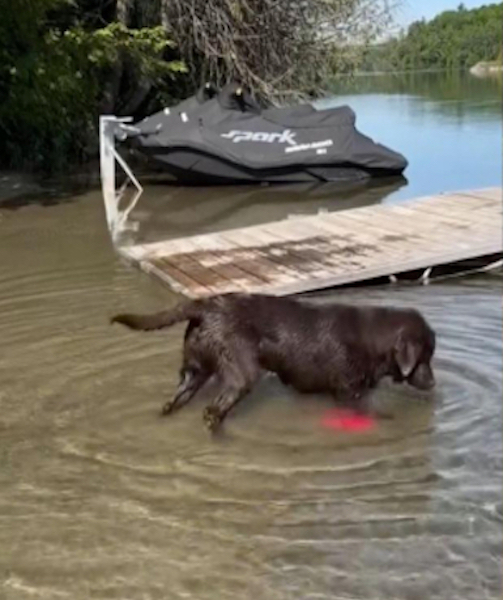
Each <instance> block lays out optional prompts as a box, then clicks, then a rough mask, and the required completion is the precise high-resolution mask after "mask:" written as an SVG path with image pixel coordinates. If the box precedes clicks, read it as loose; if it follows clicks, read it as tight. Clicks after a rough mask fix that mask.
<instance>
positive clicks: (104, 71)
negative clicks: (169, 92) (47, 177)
mask: <svg viewBox="0 0 503 600" xmlns="http://www.w3.org/2000/svg"><path fill="white" fill-rule="evenodd" d="M5 1H6V0H2V2H5ZM69 5H70V3H69V2H68V1H67V0H17V1H16V2H14V3H9V5H8V7H6V8H2V15H5V19H3V20H2V22H1V23H0V160H1V162H2V164H4V165H9V166H10V165H14V166H42V167H43V168H45V169H48V170H55V169H56V170H57V169H60V168H63V167H65V166H67V165H68V164H70V163H73V162H79V161H82V160H84V159H85V158H86V157H87V155H88V154H89V151H90V149H94V148H95V144H96V139H97V134H96V131H97V121H98V114H99V112H100V103H101V101H102V99H103V91H104V89H105V88H106V83H107V81H108V80H109V79H110V77H111V74H112V72H113V70H114V68H116V66H117V65H121V64H127V67H128V72H127V81H126V84H122V88H123V91H124V87H125V86H129V88H131V91H134V86H135V85H136V83H137V82H138V81H143V82H145V81H147V82H148V84H149V85H155V86H157V87H159V88H162V87H163V86H165V85H166V82H169V81H170V79H171V78H172V77H174V76H175V75H176V74H178V73H180V72H184V71H185V66H184V65H183V63H181V62H180V61H178V60H165V57H166V52H167V51H169V49H170V48H172V46H173V43H172V42H171V41H170V40H169V39H167V37H166V33H165V31H164V30H163V28H162V27H151V28H141V29H130V28H128V27H126V25H124V24H123V23H121V22H112V23H110V24H108V25H106V26H104V27H101V28H99V29H87V28H84V26H82V25H81V23H80V22H79V19H78V18H77V19H75V18H73V19H72V22H71V23H70V26H68V13H67V9H68V7H69ZM73 6H75V5H73ZM58 11H60V12H58Z"/></svg>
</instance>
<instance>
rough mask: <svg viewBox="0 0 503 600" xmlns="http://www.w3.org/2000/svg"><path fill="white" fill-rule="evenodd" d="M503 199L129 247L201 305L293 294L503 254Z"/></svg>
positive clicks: (409, 205)
mask: <svg viewBox="0 0 503 600" xmlns="http://www.w3.org/2000/svg"><path fill="white" fill-rule="evenodd" d="M502 238H503V232H502V190H501V188H485V189H479V190H472V191H464V192H457V193H451V194H442V195H439V196H431V197H426V198H419V199H415V200H410V201H407V202H403V203H400V204H379V205H373V206H367V207H363V208H356V209H351V210H344V211H340V212H327V213H322V214H318V215H314V216H299V217H292V218H288V219H285V220H282V221H276V222H273V223H266V224H264V225H257V226H253V227H245V228H241V229H232V230H228V231H220V232H218V233H210V234H204V235H197V236H193V237H188V238H180V239H175V240H166V241H161V242H156V243H150V244H145V245H141V244H140V245H133V246H124V247H121V248H119V251H120V253H121V254H122V255H123V256H124V257H125V258H127V259H128V260H130V261H132V262H133V263H135V264H136V265H138V266H139V267H140V268H141V269H143V270H144V271H146V272H148V273H152V274H153V275H156V276H158V277H159V278H160V279H161V280H162V281H164V282H165V283H167V284H169V286H170V287H171V288H173V290H175V291H176V292H179V293H181V294H183V295H185V296H189V297H191V298H197V297H203V296H210V295H214V294H219V293H225V292H233V291H246V292H255V293H259V292H261V293H269V294H275V295H286V294H293V293H299V292H306V291H310V290H315V289H321V288H327V287H333V286H339V285H344V284H349V283H355V282H357V281H365V280H370V279H374V278H376V277H381V276H388V275H394V274H398V273H404V272H407V271H413V270H415V269H426V268H428V267H433V266H437V265H445V264H450V263H453V262H458V261H461V260H466V259H470V258H476V257H481V256H487V255H490V254H496V253H501V252H503V239H502Z"/></svg>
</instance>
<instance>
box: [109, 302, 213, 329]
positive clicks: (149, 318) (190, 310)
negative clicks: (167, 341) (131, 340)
mask: <svg viewBox="0 0 503 600" xmlns="http://www.w3.org/2000/svg"><path fill="white" fill-rule="evenodd" d="M205 304H206V302H205V301H204V300H193V301H189V302H184V303H182V304H179V305H178V306H175V307H174V308H172V309H171V310H163V311H161V312H158V313H154V314H151V315H133V314H120V315H115V317H112V318H111V319H110V323H121V325H126V327H129V329H136V330H140V331H154V330H155V329H164V328H165V327H171V326H172V325H175V323H181V322H182V321H189V320H196V321H200V320H201V317H202V314H203V308H204V305H205Z"/></svg>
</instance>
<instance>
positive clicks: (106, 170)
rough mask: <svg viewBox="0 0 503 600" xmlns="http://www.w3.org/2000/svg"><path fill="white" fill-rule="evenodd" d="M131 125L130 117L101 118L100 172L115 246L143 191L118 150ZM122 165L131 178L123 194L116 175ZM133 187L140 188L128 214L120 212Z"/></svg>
mask: <svg viewBox="0 0 503 600" xmlns="http://www.w3.org/2000/svg"><path fill="white" fill-rule="evenodd" d="M129 121H131V118H130V117H122V118H118V117H115V116H114V115H102V116H100V172H101V190H102V194H103V201H104V204H105V214H106V219H107V225H108V231H109V232H110V236H111V237H112V240H113V242H114V243H115V242H116V240H117V237H118V235H119V234H120V233H121V232H122V231H124V230H125V229H127V228H128V227H127V219H128V216H129V214H130V212H131V211H132V210H133V208H134V207H135V205H136V203H137V202H138V199H139V198H140V196H141V194H142V192H143V188H142V186H141V185H140V183H139V181H138V180H137V179H136V177H135V176H134V174H133V172H132V171H131V169H130V167H129V165H128V164H127V163H126V161H125V160H124V159H123V158H122V156H121V155H120V154H119V153H118V152H117V150H116V149H115V139H116V137H117V135H118V134H121V137H123V138H125V137H127V130H128V129H129V130H131V129H132V128H128V126H127V125H124V123H127V122H129ZM116 162H117V163H118V164H119V166H120V167H121V168H122V170H123V171H124V173H125V174H126V175H127V180H126V182H125V183H124V185H123V186H122V187H121V189H120V190H119V191H117V189H116V182H115V175H116V165H115V163H116ZM129 181H131V183H132V184H133V185H134V187H135V188H136V193H135V195H134V196H133V198H132V200H131V202H130V203H129V204H128V206H127V207H126V208H125V209H124V210H120V207H119V203H120V201H121V198H122V196H123V193H124V191H125V188H126V187H127V184H128V183H129Z"/></svg>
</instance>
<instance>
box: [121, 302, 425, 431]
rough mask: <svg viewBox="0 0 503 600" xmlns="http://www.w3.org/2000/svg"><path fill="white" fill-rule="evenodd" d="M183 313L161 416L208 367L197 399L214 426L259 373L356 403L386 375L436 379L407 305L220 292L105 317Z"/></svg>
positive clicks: (170, 321) (135, 320) (147, 320)
mask: <svg viewBox="0 0 503 600" xmlns="http://www.w3.org/2000/svg"><path fill="white" fill-rule="evenodd" d="M182 321H189V324H188V327H187V330H186V332H185V344H184V355H183V366H182V369H181V380H180V384H179V386H178V389H177V391H176V394H175V396H174V398H173V399H172V400H170V401H168V402H167V403H166V405H165V406H164V408H163V414H168V413H171V412H172V411H173V410H175V409H177V408H180V407H181V406H183V405H184V404H187V402H189V401H190V400H191V398H192V397H193V396H194V395H195V394H196V392H197V391H198V390H199V389H200V388H201V387H202V386H203V385H204V384H205V383H206V382H207V381H208V380H209V378H210V377H212V376H213V375H216V376H218V377H219V379H220V383H221V391H220V393H219V394H218V396H217V397H216V398H215V399H214V400H213V401H212V402H211V403H210V405H209V406H207V407H206V409H205V411H204V420H205V423H206V424H207V426H208V427H209V428H210V429H214V428H215V427H216V426H218V425H219V424H220V423H221V421H222V420H223V419H224V417H225V416H226V414H227V413H228V412H229V410H230V409H231V408H232V407H233V406H234V405H235V404H236V403H237V402H239V400H241V399H242V398H243V397H244V396H245V395H246V394H247V393H248V392H249V391H250V390H251V388H252V387H253V385H254V384H255V382H256V381H257V380H258V378H259V376H260V374H261V372H263V371H271V372H273V373H276V374H277V375H278V377H279V378H280V379H281V381H282V382H283V383H284V384H286V385H291V386H293V387H294V388H295V389H296V390H298V391H300V392H328V393H330V394H332V395H333V396H337V397H340V398H343V399H349V400H351V401H354V402H356V403H357V407H359V408H361V409H363V407H362V406H359V405H360V401H361V399H362V395H363V394H364V392H365V391H367V390H369V389H370V388H372V387H374V386H376V385H377V383H378V382H379V381H380V380H381V379H382V378H383V377H385V376H390V377H391V378H392V379H393V380H394V381H395V382H404V381H406V382H407V383H409V384H410V385H412V386H414V387H416V388H418V389H422V390H427V389H430V388H432V387H433V386H434V385H435V379H434V376H433V371H432V368H431V364H430V363H431V359H432V357H433V353H434V351H435V334H434V332H433V330H432V329H431V328H430V327H429V325H428V324H427V323H426V321H425V319H424V318H423V317H422V316H421V314H420V313H419V312H417V311H416V310H410V309H397V308H386V307H371V306H366V307H357V306H352V305H351V306H349V305H343V304H329V305H313V304H309V303H307V302H304V301H300V300H295V299H292V298H278V297H275V296H264V295H248V294H225V295H221V296H215V297H213V298H209V299H205V300H195V301H189V302H186V303H183V304H180V305H178V306H177V307H175V308H174V309H172V310H167V311H163V312H160V313H156V314H153V315H144V316H143V315H133V314H120V315H116V316H115V317H113V318H112V322H116V323H122V324H123V325H126V326H128V327H129V328H131V329H138V330H144V331H149V330H154V329H161V328H164V327H170V326H171V325H174V324H175V323H179V322H182Z"/></svg>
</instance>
